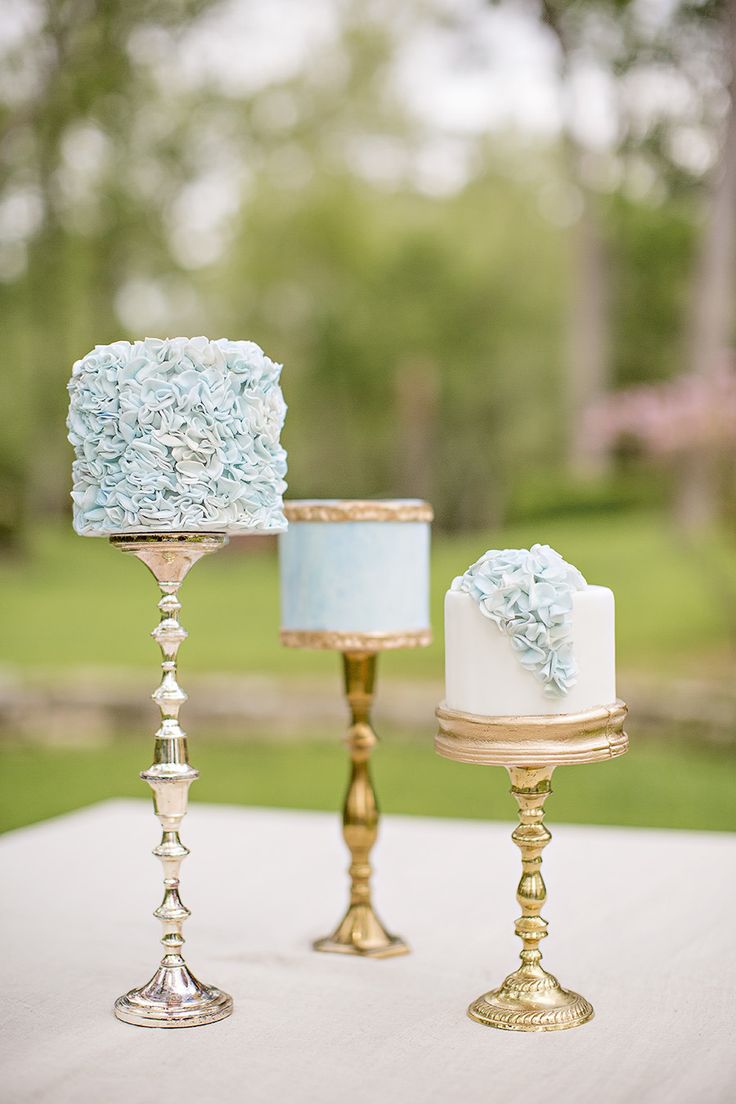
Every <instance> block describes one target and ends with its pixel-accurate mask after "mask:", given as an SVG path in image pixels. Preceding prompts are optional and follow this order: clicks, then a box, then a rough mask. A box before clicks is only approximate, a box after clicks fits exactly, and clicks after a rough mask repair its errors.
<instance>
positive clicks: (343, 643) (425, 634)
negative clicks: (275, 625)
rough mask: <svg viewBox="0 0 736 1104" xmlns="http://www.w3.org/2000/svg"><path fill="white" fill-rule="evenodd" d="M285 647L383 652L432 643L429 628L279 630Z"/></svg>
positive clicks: (420, 646)
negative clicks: (388, 630) (356, 630)
mask: <svg viewBox="0 0 736 1104" xmlns="http://www.w3.org/2000/svg"><path fill="white" fill-rule="evenodd" d="M280 638H281V643H282V644H283V645H284V646H285V647H287V648H316V649H320V650H322V651H334V652H385V651H389V650H390V649H394V648H425V647H426V646H427V645H428V644H431V643H432V630H431V629H406V630H404V631H402V632H333V631H332V630H330V629H324V630H322V629H320V630H317V631H312V630H308V629H282V630H281V633H280Z"/></svg>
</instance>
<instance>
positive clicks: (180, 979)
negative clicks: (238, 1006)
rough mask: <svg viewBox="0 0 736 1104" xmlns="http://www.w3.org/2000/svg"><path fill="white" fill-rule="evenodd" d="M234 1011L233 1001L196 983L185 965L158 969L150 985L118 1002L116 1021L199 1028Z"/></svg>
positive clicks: (128, 994)
mask: <svg viewBox="0 0 736 1104" xmlns="http://www.w3.org/2000/svg"><path fill="white" fill-rule="evenodd" d="M232 1010H233V999H232V997H230V996H228V994H227V993H223V992H222V991H221V990H220V989H214V988H211V987H210V986H208V985H203V984H202V983H201V982H200V981H197V979H196V978H195V977H194V975H193V974H191V973H190V972H189V970H188V969H187V967H186V966H185V965H184V964H183V963H182V964H181V965H177V966H163V965H162V966H159V968H158V970H157V971H156V973H155V974H154V975H153V977H152V978H151V980H150V981H149V982H148V984H147V985H143V986H142V987H141V988H140V989H131V991H130V992H129V993H126V994H125V995H124V996H122V997H118V999H117V1000H116V1001H115V1015H116V1016H117V1018H118V1019H119V1020H122V1021H123V1023H129V1024H134V1025H135V1026H136V1027H199V1026H201V1025H202V1024H209V1023H216V1022H217V1020H224V1019H225V1017H226V1016H229V1015H230V1013H231V1012H232Z"/></svg>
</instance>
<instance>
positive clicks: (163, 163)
mask: <svg viewBox="0 0 736 1104" xmlns="http://www.w3.org/2000/svg"><path fill="white" fill-rule="evenodd" d="M210 2H211V0H162V2H159V3H157V4H155V5H152V4H151V3H149V2H147V0H39V2H38V3H35V4H33V5H31V4H27V5H24V6H23V7H22V8H21V6H20V5H19V13H18V14H19V24H18V29H19V34H18V37H17V38H14V37H13V36H8V39H7V41H5V42H4V43H3V49H2V54H1V55H0V71H1V73H2V75H1V76H0V104H1V105H2V106H1V108H0V205H2V208H3V209H4V212H5V215H6V221H9V222H10V223H11V226H10V230H11V233H10V234H6V235H5V240H4V242H3V245H2V249H0V278H1V279H3V281H4V283H3V284H2V285H0V308H2V309H3V310H4V314H5V317H6V318H7V320H8V322H7V329H6V333H5V334H4V339H5V344H6V355H8V357H9V358H10V362H11V363H12V364H13V369H12V371H10V372H8V373H6V374H5V376H6V377H7V378H5V377H4V381H3V386H4V388H6V387H7V392H6V395H5V399H6V401H5V402H4V404H3V409H2V413H1V415H0V416H1V417H2V427H1V428H2V440H3V446H2V449H1V450H0V546H3V545H5V546H9V545H10V546H12V545H13V544H16V543H17V542H18V541H19V540H20V539H21V536H22V531H23V522H24V519H25V518H26V516H27V514H28V509H29V499H32V500H33V505H34V508H36V509H38V508H39V506H41V507H45V508H46V509H56V508H58V505H59V504H60V503H61V502H63V501H64V499H65V498H66V489H67V487H68V464H67V451H66V448H65V445H64V428H63V426H64V411H65V406H66V396H65V393H64V390H63V378H64V375H66V374H67V373H68V369H69V365H70V364H71V361H72V360H73V359H75V358H76V356H78V355H79V354H80V352H81V351H83V350H85V349H86V348H87V347H89V345H90V344H91V343H93V342H95V341H98V342H99V341H107V340H113V339H114V338H115V337H117V336H119V333H118V323H117V321H116V317H115V306H114V305H115V294H116V291H117V290H118V289H119V287H120V283H121V275H122V273H124V272H125V271H126V269H127V268H129V267H130V264H131V257H132V256H133V255H135V256H136V260H137V259H138V257H140V256H141V255H144V256H145V255H146V254H147V253H148V254H154V255H156V254H158V255H159V256H160V253H161V223H160V221H158V220H160V218H161V210H162V205H163V204H164V203H165V201H166V198H167V193H168V189H167V188H166V187H162V188H161V189H160V190H159V191H158V193H157V194H151V191H152V190H150V189H146V191H145V193H144V190H143V189H142V188H141V181H140V174H139V170H141V169H147V170H148V172H149V174H150V173H151V172H153V173H155V174H156V175H158V176H160V177H161V178H163V179H165V178H166V177H167V176H168V175H169V174H173V173H174V172H175V171H176V170H178V172H179V173H180V174H181V172H182V171H183V166H182V164H181V162H182V146H183V142H182V139H181V135H177V134H176V128H177V125H179V121H178V120H177V118H176V117H170V118H169V119H168V120H166V121H165V122H164V131H163V133H159V134H158V135H156V137H155V139H154V140H153V141H150V139H149V140H148V141H145V140H144V143H145V145H146V146H147V147H148V148H147V149H146V154H145V157H146V158H147V159H148V164H147V165H145V164H143V163H141V162H143V160H144V158H143V157H142V150H141V145H142V141H141V130H143V129H145V127H146V123H147V122H148V124H149V125H150V113H149V110H148V109H149V107H150V103H151V99H152V98H153V97H154V96H155V92H156V89H155V87H154V86H153V85H152V83H151V81H150V78H149V76H148V74H147V73H146V71H145V69H143V68H142V67H140V66H139V65H137V63H136V59H135V50H134V47H133V43H134V38H135V35H136V33H140V32H141V31H142V30H143V29H146V28H151V27H168V28H176V27H181V26H186V25H187V24H188V23H189V22H190V21H191V19H192V18H193V17H194V16H195V15H197V14H198V13H200V12H201V11H203V10H204V9H205V8H206V7H208V6H209V3H210ZM24 21H25V22H24ZM147 116H148V118H147Z"/></svg>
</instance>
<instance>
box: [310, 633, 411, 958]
mask: <svg viewBox="0 0 736 1104" xmlns="http://www.w3.org/2000/svg"><path fill="white" fill-rule="evenodd" d="M343 665H344V671H345V694H346V696H347V699H348V704H349V706H350V712H351V718H352V719H351V725H350V729H349V731H348V735H347V738H346V742H347V745H348V748H349V749H350V758H351V771H350V783H349V785H348V792H347V794H346V796H345V806H344V809H343V817H342V824H343V836H344V838H345V843H346V844H347V846H348V849H349V851H350V855H351V863H350V868H349V872H350V904H349V906H348V911H347V912H346V914H345V916H344V918H343V919H342V921H341V922H340V924H339V925H338V926H337V928H336V929H335V931H334V932H333V934H332V935H330V936H328V937H327V938H325V939H318V940H317V942H316V943H315V944H314V947H315V950H317V951H333V952H337V953H340V954H357V955H363V956H364V957H368V958H389V957H391V956H393V955H400V954H406V953H407V951H408V950H409V948H408V947H407V945H406V944H405V943H404V942H403V940H401V939H400V938H399V937H398V936H395V935H390V934H389V933H388V932H387V931H386V929H385V928H384V926H383V924H382V923H381V921H380V920H379V919H378V917H377V916H376V914H375V912H374V910H373V904H372V901H371V873H372V870H371V863H370V853H371V850H372V849H373V845H374V844H375V842H376V837H377V835H378V805H377V803H376V795H375V791H374V789H373V783H372V781H371V775H370V768H369V765H368V761H369V759H370V755H371V752H372V751H373V748H374V747H375V745H376V742H377V740H378V737H377V736H376V734H375V732H374V731H373V727H372V725H371V721H370V709H371V704H372V702H373V687H374V683H375V677H376V654H375V652H344V653H343Z"/></svg>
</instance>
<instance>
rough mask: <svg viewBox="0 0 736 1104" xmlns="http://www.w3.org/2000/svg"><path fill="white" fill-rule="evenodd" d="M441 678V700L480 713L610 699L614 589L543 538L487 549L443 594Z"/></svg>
mask: <svg viewBox="0 0 736 1104" xmlns="http://www.w3.org/2000/svg"><path fill="white" fill-rule="evenodd" d="M494 557H495V559H494ZM530 564H531V565H532V566H531V567H530V566H529V565H530ZM489 565H491V566H490V567H489ZM479 569H480V570H479ZM546 573H549V579H550V581H548V578H547V575H546ZM445 680H446V697H445V702H446V705H447V707H448V708H449V709H455V710H458V711H460V712H463V713H472V714H476V715H480V716H486V717H496V716H542V715H549V714H560V713H579V712H585V711H587V710H589V709H592V708H595V707H597V706H602V705H611V704H612V703H613V702H615V700H616V673H615V632H614V598H613V593H612V592H611V591H610V590H609V589H608V588H607V587H602V586H589V585H587V584H586V583H585V580H584V579H583V578H582V576H581V575H580V574H579V572H577V571H575V569H574V568H571V567H570V565H568V564H565V562H564V561H563V560H562V559H561V557H559V556H557V554H556V553H554V552H553V551H552V550H551V549H547V548H546V546H538V545H536V546H535V547H534V549H532V550H531V552H526V551H523V550H519V551H517V550H509V551H504V552H493V553H486V556H485V557H483V558H481V560H479V561H478V563H477V564H475V565H473V567H472V568H470V569H469V571H468V572H466V574H465V575H464V576H461V577H459V578H458V579H456V580H455V583H454V584H453V588H452V589H451V590H449V591H448V593H447V595H446V597H445Z"/></svg>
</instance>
